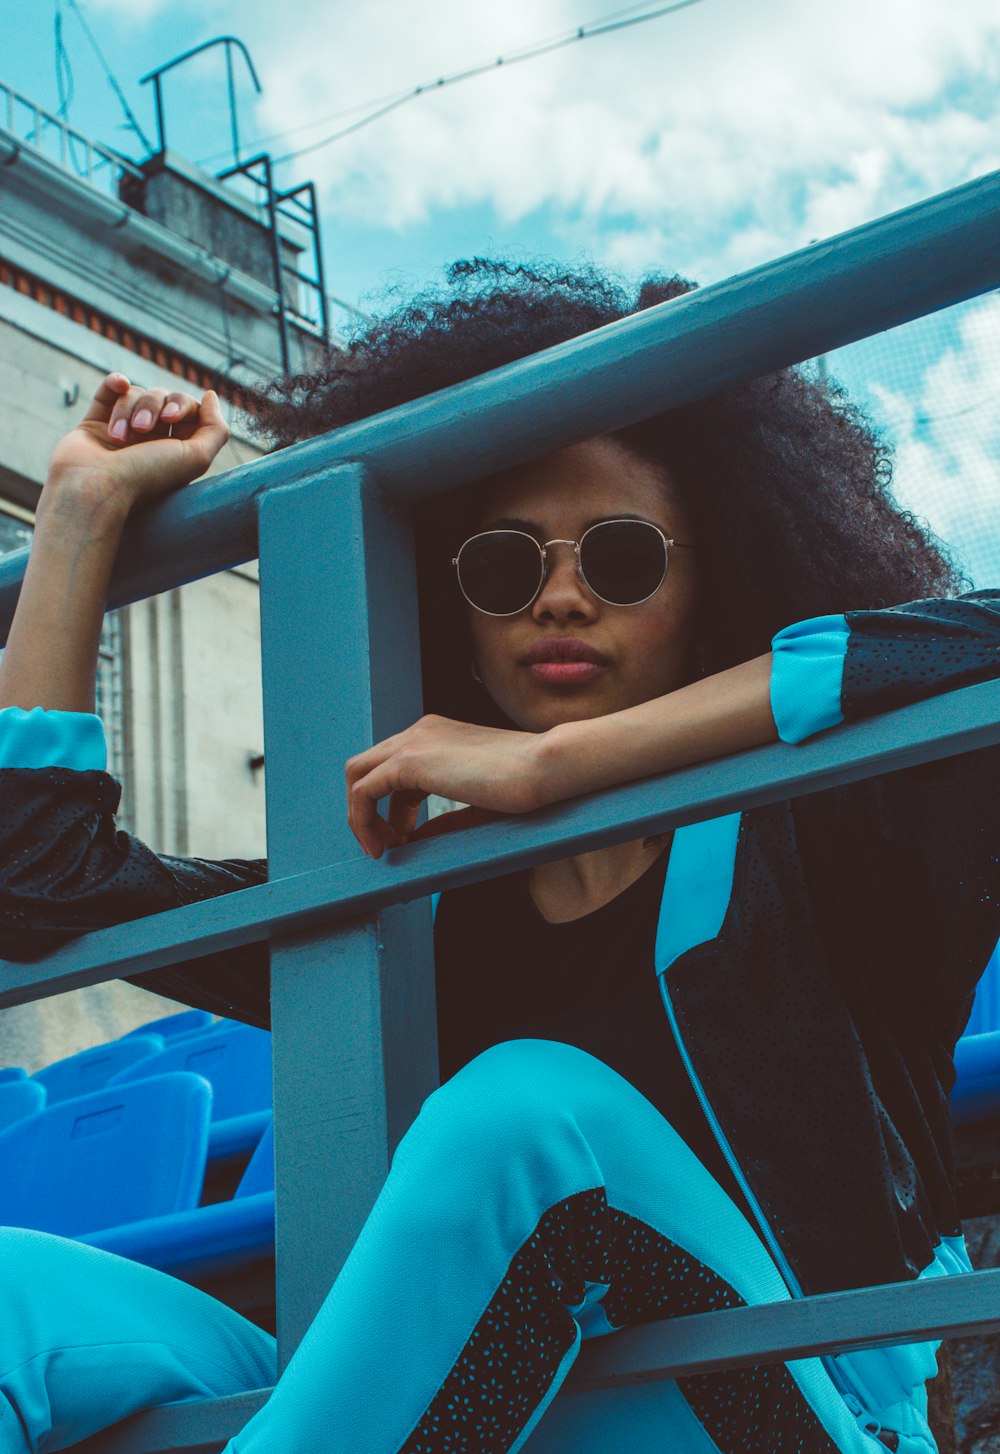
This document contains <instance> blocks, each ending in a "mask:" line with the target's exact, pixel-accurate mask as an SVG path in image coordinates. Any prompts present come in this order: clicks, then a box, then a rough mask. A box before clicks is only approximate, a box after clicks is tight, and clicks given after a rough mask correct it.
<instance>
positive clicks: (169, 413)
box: [160, 404, 181, 419]
mask: <svg viewBox="0 0 1000 1454" xmlns="http://www.w3.org/2000/svg"><path fill="white" fill-rule="evenodd" d="M180 412H181V406H180V405H179V404H164V406H163V408H162V410H161V411H160V418H161V419H172V418H173V417H174V415H175V414H179V413H180Z"/></svg>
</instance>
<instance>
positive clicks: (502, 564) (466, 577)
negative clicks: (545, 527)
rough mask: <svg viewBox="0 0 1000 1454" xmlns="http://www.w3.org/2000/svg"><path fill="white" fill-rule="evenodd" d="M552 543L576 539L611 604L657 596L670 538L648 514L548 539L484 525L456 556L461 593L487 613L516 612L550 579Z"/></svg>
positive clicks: (579, 555) (596, 587)
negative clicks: (567, 537) (578, 534)
mask: <svg viewBox="0 0 1000 1454" xmlns="http://www.w3.org/2000/svg"><path fill="white" fill-rule="evenodd" d="M550 545H572V547H573V550H574V552H575V554H576V566H577V570H578V571H579V573H580V577H581V579H582V580H583V581H584V583H585V584H586V585H587V586H588V587H589V589H590V590H591V591H592V592H593V594H594V595H595V596H596V597H597V599H598V600H599V601H603V602H604V603H605V604H606V605H608V606H639V605H641V604H642V602H643V601H648V600H649V598H650V596H655V595H656V592H657V591H658V590H659V589H660V587H661V586H662V584H663V581H664V579H665V577H666V574H667V559H668V555H669V552H670V548H671V546H674V547H676V548H678V549H681V550H691V549H693V547H692V546H688V545H682V544H681V542H680V541H678V540H670V539H669V538H668V537H667V536H666V535H664V533H663V531H662V530H661V529H660V528H659V526H658V525H652V524H650V523H649V521H647V520H600V521H598V523H597V524H596V525H591V527H590V529H589V530H585V531H584V532H583V535H582V536H581V537H580V539H579V540H547V541H546V542H545V544H544V545H542V544H541V543H540V542H539V541H537V540H536V539H535V537H534V536H533V535H529V534H528V533H527V532H526V531H524V530H506V529H505V530H484V531H482V532H481V533H480V534H479V535H473V536H471V537H470V539H468V540H467V541H466V542H465V544H464V545H463V546H462V548H461V550H460V551H459V552H458V554H457V555H456V556H455V558H454V559H453V560H452V565H453V566H454V567H455V570H456V572H457V574H458V584H459V589H460V590H461V592H462V595H463V596H464V597H465V599H466V600H467V601H468V603H469V605H470V606H473V607H475V609H476V610H477V611H482V612H483V614H484V615H486V616H516V615H517V614H518V612H519V611H524V610H526V609H527V608H528V607H529V606H530V605H531V603H532V601H534V599H535V597H536V596H537V595H538V593H539V591H540V590H541V589H542V586H543V585H544V584H545V577H546V575H547V572H548V564H547V562H548V556H547V551H548V548H549V546H550Z"/></svg>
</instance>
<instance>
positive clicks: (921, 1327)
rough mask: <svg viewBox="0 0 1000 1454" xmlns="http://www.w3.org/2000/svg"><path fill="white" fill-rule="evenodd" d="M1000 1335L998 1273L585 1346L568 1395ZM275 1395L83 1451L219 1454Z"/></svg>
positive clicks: (670, 1325) (761, 1310)
mask: <svg viewBox="0 0 1000 1454" xmlns="http://www.w3.org/2000/svg"><path fill="white" fill-rule="evenodd" d="M997 1329H1000V1269H995V1270H993V1271H989V1272H974V1273H971V1274H967V1275H966V1276H964V1277H942V1278H931V1279H927V1280H924V1281H918V1282H911V1283H892V1284H889V1285H888V1286H885V1287H867V1288H861V1289H858V1290H855V1291H851V1292H834V1293H824V1294H822V1295H821V1296H818V1297H809V1298H802V1299H801V1300H797V1301H793V1302H780V1303H765V1304H762V1305H757V1306H753V1307H743V1308H727V1309H726V1310H725V1311H721V1312H715V1313H697V1314H694V1315H692V1316H689V1317H683V1318H670V1319H666V1320H664V1321H661V1322H657V1323H648V1324H644V1325H642V1326H641V1327H637V1328H624V1329H622V1330H621V1331H619V1332H617V1333H616V1334H615V1336H614V1337H613V1338H595V1339H592V1340H587V1341H586V1342H585V1343H584V1344H583V1347H582V1348H581V1350H580V1355H579V1357H578V1359H577V1361H576V1363H575V1364H574V1365H573V1367H572V1369H571V1370H570V1372H569V1375H568V1376H567V1378H566V1382H565V1383H564V1385H563V1390H562V1396H563V1397H565V1396H567V1395H572V1394H579V1393H585V1392H588V1391H590V1390H593V1389H598V1388H610V1389H614V1388H624V1387H626V1386H628V1385H630V1384H634V1383H650V1382H656V1381H660V1380H662V1379H665V1378H688V1377H692V1376H694V1375H696V1374H703V1373H715V1372H719V1371H721V1370H724V1369H729V1368H739V1367H743V1366H746V1365H747V1364H765V1363H779V1362H784V1361H785V1360H786V1359H789V1358H809V1357H814V1356H815V1355H817V1354H820V1353H826V1352H833V1351H838V1352H842V1351H846V1350H847V1349H849V1348H880V1347H889V1346H892V1345H894V1344H900V1343H911V1342H917V1341H922V1340H924V1339H928V1340H929V1339H938V1338H959V1337H966V1336H969V1335H970V1334H974V1333H988V1332H993V1331H996V1330H997ZM268 1392H269V1390H258V1391H256V1392H254V1393H246V1394H240V1395H238V1396H237V1397H235V1398H227V1399H216V1400H212V1401H211V1402H206V1403H202V1404H186V1405H185V1404H175V1405H174V1406H173V1407H172V1408H162V1409H153V1410H151V1411H150V1412H149V1413H144V1414H139V1415H136V1416H135V1417H134V1418H131V1419H128V1420H125V1421H123V1423H122V1424H121V1425H119V1426H118V1428H117V1429H113V1430H111V1431H110V1432H108V1433H106V1434H102V1435H99V1436H97V1437H95V1438H94V1439H91V1440H88V1441H87V1442H86V1443H84V1444H80V1445H78V1446H76V1454H182V1451H183V1454H216V1451H218V1450H219V1449H221V1448H222V1447H223V1446H224V1444H225V1443H226V1442H227V1440H228V1439H230V1438H231V1437H232V1436H233V1435H234V1434H236V1433H237V1432H238V1431H239V1430H240V1429H241V1428H242V1427H243V1426H244V1424H245V1423H246V1422H247V1421H248V1420H249V1419H250V1418H251V1417H252V1416H253V1415H254V1414H255V1413H256V1412H257V1411H258V1409H260V1408H261V1407H262V1406H263V1404H264V1402H265V1401H266V1398H267V1394H268Z"/></svg>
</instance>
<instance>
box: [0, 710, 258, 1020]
mask: <svg viewBox="0 0 1000 1454" xmlns="http://www.w3.org/2000/svg"><path fill="white" fill-rule="evenodd" d="M105 762H106V748H105V743H104V732H103V728H102V726H101V723H100V719H99V718H97V717H94V716H92V715H91V714H89V713H75V712H72V713H71V712H44V711H42V710H41V709H40V708H36V709H35V710H34V711H32V712H23V711H21V709H20V708H15V707H12V708H7V709H5V710H3V711H0V956H2V957H4V958H6V959H11V960H30V959H37V958H39V957H40V956H41V955H43V954H47V953H49V952H50V951H52V950H54V949H57V948H58V947H59V946H60V945H62V944H64V943H66V942H68V941H69V940H71V939H73V938H76V937H77V936H78V935H80V934H85V933H87V932H88V931H90V930H92V929H103V928H107V927H108V926H109V925H112V924H119V923H123V922H124V921H126V920H130V919H140V918H143V917H145V916H146V915H149V914H158V913H161V912H162V911H164V910H166V909H173V908H177V907H179V906H181V905H183V904H190V903H195V902H196V901H198V900H200V899H207V898H214V897H216V896H217V895H219V894H224V893H231V892H232V891H233V890H235V889H241V888H246V887H248V886H250V885H252V884H258V883H263V882H265V881H266V879H267V864H266V862H264V861H263V860H253V859H238V858H234V859H224V860H210V859H200V858H176V857H170V856H166V855H158V854H155V853H154V852H153V851H152V850H151V849H150V848H148V847H147V846H146V845H145V844H144V843H142V842H140V840H139V839H138V838H135V837H133V836H132V835H131V834H128V833H124V832H122V831H121V830H119V829H118V827H117V825H116V822H115V813H116V811H117V809H118V804H119V801H120V799H121V786H120V784H119V783H118V782H117V781H116V780H115V779H114V778H113V777H111V776H109V774H108V773H107V772H106V771H105V770H104V769H105ZM132 982H133V983H135V984H138V985H139V986H140V987H141V988H143V989H149V990H153V991H155V992H156V993H158V994H163V995H167V996H168V997H170V998H171V999H177V1000H180V1001H181V1002H182V1003H184V1004H191V1005H196V1006H198V1007H199V1008H203V1009H208V1010H211V1011H213V1012H214V1013H216V1014H220V1015H226V1016H233V1017H235V1018H237V1019H244V1020H248V1021H250V1022H251V1023H253V1024H258V1025H266V1024H267V1022H268V1018H269V1016H268V1001H269V994H268V955H267V946H266V945H265V944H253V945H247V946H244V947H242V948H240V949H236V950H231V951H227V952H225V953H222V954H215V955H211V956H206V957H203V958H200V959H196V960H192V961H189V962H188V963H187V964H183V965H173V966H169V967H168V968H166V969H162V970H153V971H151V972H150V973H147V974H144V975H141V976H137V977H135V978H134V979H133V980H132Z"/></svg>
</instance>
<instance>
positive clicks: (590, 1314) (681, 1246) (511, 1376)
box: [0, 1040, 933, 1454]
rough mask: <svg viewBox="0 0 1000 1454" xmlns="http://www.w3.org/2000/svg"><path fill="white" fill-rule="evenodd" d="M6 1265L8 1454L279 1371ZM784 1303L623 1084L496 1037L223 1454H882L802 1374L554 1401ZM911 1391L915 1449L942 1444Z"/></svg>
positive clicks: (121, 1283) (105, 1287) (451, 1094)
mask: <svg viewBox="0 0 1000 1454" xmlns="http://www.w3.org/2000/svg"><path fill="white" fill-rule="evenodd" d="M0 1271H2V1281H0V1454H26V1451H30V1454H41V1451H49V1450H58V1449H65V1448H67V1447H69V1446H71V1445H72V1444H74V1443H77V1442H78V1441H79V1440H81V1439H83V1438H85V1437H87V1436H88V1435H90V1434H91V1433H93V1432H95V1431H96V1430H98V1429H100V1428H103V1427H105V1426H106V1425H108V1424H111V1423H113V1422H115V1421H116V1420H118V1419H120V1418H123V1417H124V1416H125V1415H127V1414H129V1413H131V1412H133V1411H135V1410H137V1409H141V1408H146V1407H149V1406H151V1405H157V1404H162V1403H168V1402H172V1401H175V1400H188V1399H201V1398H207V1397H212V1396H214V1395H220V1394H229V1393H234V1392H238V1391H241V1390H245V1389H253V1388H260V1387H266V1386H269V1385H270V1384H271V1383H273V1381H274V1365H275V1359H274V1344H273V1340H272V1339H271V1338H270V1337H269V1336H268V1335H267V1334H265V1333H263V1332H261V1331H260V1330H259V1329H258V1328H256V1327H255V1326H253V1325H252V1324H250V1323H248V1322H247V1321H246V1320H245V1319H243V1318H242V1317H240V1316H239V1314H237V1313H235V1312H233V1311H232V1310H231V1309H229V1308H227V1307H224V1306H222V1305H221V1304H220V1303H217V1302H216V1301H214V1300H213V1299H212V1298H210V1297H208V1296H206V1295H205V1294H203V1293H200V1292H198V1291H197V1290H195V1289H193V1288H191V1287H189V1286H187V1285H186V1284H184V1283H181V1282H178V1281H176V1280H174V1279H173V1278H170V1277H167V1276H165V1275H163V1274H162V1273H158V1272H154V1271H151V1270H150V1269H148V1268H145V1267H141V1266H139V1265H138V1264H135V1263H131V1262H127V1261H124V1260H122V1259H119V1258H116V1257H112V1256H110V1255H109V1254H107V1253H103V1252H99V1251H96V1250H94V1249H93V1248H88V1247H84V1246H81V1245H79V1244H77V1243H74V1242H69V1241H64V1240H62V1239H60V1238H55V1237H50V1236H46V1235H44V1234H42V1233H35V1232H28V1231H22V1230H17V1229H7V1230H0ZM786 1296H787V1294H786V1292H785V1289H784V1287H783V1284H782V1282H781V1279H780V1277H779V1275H778V1273H777V1271H776V1269H775V1267H774V1265H773V1263H772V1261H771V1259H770V1256H769V1255H768V1253H767V1252H766V1250H765V1249H764V1246H763V1244H762V1243H761V1241H760V1239H759V1237H758V1235H757V1234H756V1232H755V1230H754V1229H753V1228H752V1227H751V1226H750V1225H749V1224H748V1223H747V1221H746V1220H745V1218H744V1217H743V1215H742V1214H741V1212H740V1211H739V1210H738V1209H737V1208H736V1207H735V1206H734V1205H733V1203H732V1202H731V1201H730V1200H729V1198H728V1197H727V1196H726V1195H725V1194H724V1193H723V1192H722V1191H721V1190H720V1188H719V1186H718V1184H717V1183H716V1182H715V1181H714V1180H713V1179H712V1178H711V1177H710V1176H709V1175H708V1173H707V1172H706V1171H705V1169H704V1167H703V1166H702V1165H701V1163H700V1162H699V1161H698V1160H697V1159H696V1158H695V1157H694V1155H693V1154H692V1153H691V1152H690V1151H689V1150H688V1148H687V1146H686V1145H685V1143H684V1142H683V1141H682V1140H681V1139H680V1137H679V1136H678V1135H677V1134H676V1133H675V1132H674V1131H673V1129H672V1128H671V1127H670V1125H669V1124H668V1123H667V1122H666V1121H665V1120H664V1119H663V1117H662V1116H661V1115H660V1114H659V1112H658V1111H657V1110H656V1109H655V1108H654V1107H653V1106H652V1105H651V1104H650V1103H649V1102H648V1101H647V1100H646V1099H645V1098H644V1097H643V1096H642V1095H640V1094H639V1092H638V1091H636V1090H635V1089H634V1088H633V1087H632V1086H630V1085H629V1084H628V1082H627V1081H625V1080H623V1079H622V1077H621V1076H619V1075H618V1074H617V1073H616V1072H615V1071H613V1070H610V1069H609V1068H608V1067H607V1066H606V1065H604V1064H602V1063H601V1062H600V1061H598V1060H595V1059H594V1058H593V1057H592V1056H590V1055H587V1054H586V1053H584V1052H583V1051H580V1050H576V1049H574V1048H572V1047H570V1046H567V1045H562V1044H557V1043H554V1042H551V1041H543V1040H518V1041H512V1042H509V1043H507V1044H504V1045H499V1046H496V1047H494V1048H493V1049H491V1050H488V1051H486V1052H485V1054H483V1055H480V1056H479V1057H477V1058H476V1059H475V1060H473V1061H472V1062H470V1063H469V1064H468V1065H467V1066H465V1067H464V1068H463V1069H462V1070H461V1071H460V1072H459V1073H458V1074H457V1075H456V1076H454V1077H453V1078H452V1079H451V1080H450V1081H449V1082H447V1084H446V1085H444V1086H442V1087H441V1089H440V1090H438V1091H436V1092H435V1093H434V1094H433V1095H431V1096H430V1097H429V1098H428V1099H427V1101H426V1102H425V1104H424V1106H423V1108H422V1110H421V1112H420V1114H419V1116H418V1117H417V1119H416V1121H415V1122H414V1124H413V1125H412V1126H411V1128H410V1130H409V1131H408V1132H407V1134H406V1136H405V1137H404V1138H403V1140H402V1141H401V1143H400V1145H399V1147H398V1148H397V1151H396V1155H395V1157H394V1160H393V1164H392V1169H391V1172H390V1174H389V1176H388V1178H387V1180H386V1183H385V1186H384V1187H383V1189H382V1192H381V1194H380V1196H379V1198H378V1200H377V1202H376V1204H375V1206H374V1208H373V1210H372V1212H371V1215H370V1216H369V1218H368V1221H367V1222H366V1224H365V1226H364V1228H363V1229H362V1232H361V1234H360V1236H359V1237H358V1240H357V1242H356V1243H355V1246H354V1248H353V1250H352V1252H351V1255H350V1257H349V1258H348V1260H347V1262H346V1263H345V1265H344V1267H343V1269H342V1271H341V1273H340V1276H339V1277H338V1278H337V1281H336V1283H335V1284H334V1286H333V1288H332V1289H331V1291H330V1293H329V1295H328V1297H327V1299H326V1301H325V1303H324V1304H323V1306H322V1308H321V1310H320V1312H319V1313H318V1315H317V1317H316V1319H315V1321H314V1323H313V1325H312V1327H311V1328H310V1329H309V1332H308V1333H307V1335H306V1337H305V1339H304V1340H303V1342H302V1344H301V1346H300V1348H299V1349H298V1351H297V1352H296V1354H295V1356H294V1358H293V1359H292V1360H291V1362H290V1364H289V1366H288V1368H287V1370H286V1372H285V1374H284V1376H283V1377H282V1379H281V1381H280V1383H279V1385H278V1387H277V1388H276V1389H275V1392H274V1394H273V1395H272V1397H271V1399H270V1400H269V1402H268V1403H267V1404H266V1406H265V1407H264V1408H263V1409H262V1410H261V1412H260V1413H259V1414H257V1415H256V1417H255V1418H253V1419H252V1420H251V1421H250V1422H249V1423H248V1424H247V1426H246V1427H245V1428H244V1429H243V1431H242V1432H241V1433H240V1434H238V1435H237V1436H236V1437H235V1438H234V1439H233V1440H232V1441H231V1442H230V1444H229V1445H228V1454H322V1451H325V1450H338V1451H339V1450H344V1451H350V1454H459V1451H461V1454H509V1451H513V1450H520V1449H522V1448H523V1449H525V1450H526V1451H527V1454H610V1451H615V1450H621V1449H628V1450H629V1454H653V1451H655V1454H663V1451H664V1449H669V1450H670V1454H720V1451H721V1454H737V1451H739V1454H747V1451H754V1450H757V1449H759V1450H761V1451H763V1450H765V1449H766V1450H768V1451H769V1454H771V1451H776V1450H779V1449H780V1450H781V1451H782V1454H833V1451H844V1454H882V1451H884V1449H885V1445H884V1444H883V1443H879V1442H878V1441H877V1440H875V1439H873V1437H872V1436H871V1435H870V1434H866V1433H864V1432H863V1431H862V1430H861V1429H860V1428H859V1426H858V1424H857V1423H856V1422H855V1420H854V1419H853V1418H852V1417H851V1415H850V1414H849V1412H848V1411H847V1409H846V1407H845V1405H844V1402H843V1400H842V1399H841V1397H840V1395H839V1394H838V1393H837V1392H836V1390H835V1389H834V1387H833V1384H832V1383H831V1381H830V1379H829V1377H828V1375H827V1373H826V1371H825V1369H824V1367H823V1365H822V1364H821V1362H820V1361H819V1360H818V1359H805V1360H801V1361H797V1362H794V1363H790V1364H788V1365H781V1364H779V1365H774V1366H772V1367H770V1368H760V1369H749V1370H739V1371H737V1372H735V1373H728V1374H712V1375H707V1376H703V1377H701V1378H692V1379H685V1380H682V1381H680V1382H679V1383H674V1382H670V1381H663V1382H660V1383H656V1384H649V1385H646V1386H644V1387H631V1388H626V1389H622V1390H616V1391H602V1392H597V1393H590V1394H569V1393H567V1394H565V1395H564V1396H563V1397H562V1398H559V1399H556V1398H555V1394H556V1392H557V1390H558V1388H559V1385H560V1383H561V1382H562V1380H563V1378H564V1377H565V1375H566V1372H567V1370H568V1369H569V1367H570V1365H571V1364H572V1362H573V1359H574V1357H575V1355H576V1352H577V1350H578V1348H579V1345H580V1341H581V1339H582V1338H584V1337H598V1336H602V1335H607V1334H610V1333H612V1332H613V1331H614V1330H615V1329H616V1328H618V1327H621V1326H624V1325H625V1324H627V1323H636V1322H642V1321H648V1320H650V1319H653V1318H659V1317H667V1316H671V1315H677V1314H683V1313H687V1312H696V1311H700V1310H703V1309H707V1308H714V1307H727V1306H734V1305H737V1304H740V1303H742V1302H749V1303H759V1302H774V1301H780V1300H783V1299H784V1298H786ZM931 1368H933V1359H932V1360H931ZM921 1393H922V1389H921V1388H917V1389H915V1390H914V1394H913V1399H912V1401H910V1402H909V1403H907V1404H906V1409H907V1410H909V1411H910V1413H908V1414H907V1417H908V1418H910V1427H909V1428H908V1429H906V1430H904V1431H903V1433H904V1438H903V1441H902V1443H901V1444H900V1446H899V1447H900V1449H902V1450H904V1451H905V1454H918V1451H923V1454H932V1451H933V1443H932V1442H931V1441H930V1440H929V1435H927V1434H926V1432H925V1431H926V1424H925V1423H924V1421H923V1417H922V1403H921V1397H920V1395H921ZM553 1400H554V1401H553ZM904 1412H905V1411H904ZM911 1415H912V1417H911ZM893 1427H895V1428H899V1427H900V1422H899V1420H898V1419H897V1422H896V1423H895V1424H894V1426H893Z"/></svg>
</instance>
